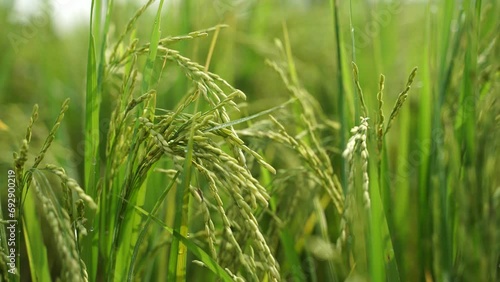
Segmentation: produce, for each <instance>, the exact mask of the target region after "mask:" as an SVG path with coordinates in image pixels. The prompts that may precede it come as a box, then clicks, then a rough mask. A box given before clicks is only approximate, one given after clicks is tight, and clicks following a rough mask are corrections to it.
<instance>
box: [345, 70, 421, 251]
mask: <svg viewBox="0 0 500 282" xmlns="http://www.w3.org/2000/svg"><path fill="white" fill-rule="evenodd" d="M352 67H353V77H354V83H355V85H356V89H357V93H358V95H359V97H358V98H359V103H360V108H361V111H362V113H363V116H361V117H360V124H359V125H357V126H355V127H353V128H352V129H351V133H352V134H353V135H352V136H351V138H350V139H349V140H348V142H347V145H346V148H345V150H344V151H343V153H342V156H343V157H344V158H345V159H346V160H347V164H348V166H349V176H348V187H347V191H346V203H345V209H344V213H343V218H342V220H341V226H340V230H341V233H340V237H339V239H338V240H337V249H338V250H339V251H340V250H341V249H342V245H344V244H345V243H346V240H347V230H348V227H347V225H348V223H349V221H350V220H351V217H352V214H351V208H352V206H351V205H352V204H353V202H354V201H353V200H354V199H353V197H354V194H355V193H354V191H353V189H354V187H355V181H354V180H355V172H356V165H355V161H354V160H355V155H356V153H357V152H359V154H360V157H361V173H362V193H363V196H362V198H363V205H364V209H365V211H366V212H367V213H368V214H369V213H370V202H371V200H370V191H369V186H370V178H369V175H368V169H369V168H368V160H369V153H368V147H369V146H368V145H367V139H368V136H369V124H368V121H369V117H368V110H367V107H366V104H365V99H364V96H363V90H362V88H361V85H360V82H359V70H358V67H357V65H356V64H355V63H354V62H353V63H352ZM416 73H417V68H414V69H413V70H412V72H411V73H410V76H409V77H408V81H407V83H406V86H405V89H404V90H403V91H402V92H401V93H400V94H399V95H398V99H397V101H396V104H395V105H394V107H393V109H392V111H391V115H390V117H389V121H388V122H387V125H386V126H385V127H384V121H385V117H384V113H383V110H382V106H383V104H384V103H383V90H384V83H385V77H384V75H380V81H379V92H378V93H377V100H378V109H377V120H376V125H375V135H376V141H377V146H376V147H377V154H378V163H377V167H378V169H379V174H380V168H381V163H380V161H381V155H382V150H383V142H384V141H383V140H384V136H385V134H387V132H388V131H389V129H390V128H391V126H392V123H393V121H394V120H395V118H396V117H397V115H398V113H399V111H400V109H401V107H402V106H403V104H404V102H405V101H406V98H407V97H408V92H409V90H410V87H411V84H412V83H413V79H414V78H415V75H416Z"/></svg>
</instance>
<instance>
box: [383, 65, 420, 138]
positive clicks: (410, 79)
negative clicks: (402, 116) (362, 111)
mask: <svg viewBox="0 0 500 282" xmlns="http://www.w3.org/2000/svg"><path fill="white" fill-rule="evenodd" d="M417 69H418V68H417V67H415V68H413V70H412V71H411V73H410V76H409V77H408V81H407V82H406V87H405V89H404V90H403V92H401V93H400V94H399V95H398V99H397V100H396V104H394V107H393V108H392V112H391V115H390V117H389V121H388V122H387V127H386V128H385V132H384V135H385V134H387V132H388V131H389V129H390V128H391V126H392V123H393V121H394V119H395V118H396V117H397V116H398V114H399V110H400V109H401V107H403V104H404V103H405V101H406V98H408V92H409V91H410V88H411V85H412V83H413V79H414V78H415V76H416V75H417Z"/></svg>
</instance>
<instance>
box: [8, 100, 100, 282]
mask: <svg viewBox="0 0 500 282" xmlns="http://www.w3.org/2000/svg"><path fill="white" fill-rule="evenodd" d="M68 105H69V100H66V101H64V103H63V106H62V109H61V111H60V113H59V115H58V117H57V120H56V122H55V124H54V126H53V127H52V129H51V130H50V132H49V135H48V137H47V138H46V140H45V142H44V144H43V147H42V149H41V150H40V152H39V153H38V155H37V156H36V157H35V159H34V162H33V164H32V165H31V166H30V167H29V169H27V170H25V166H26V163H27V161H28V151H29V144H30V141H31V137H32V130H33V124H34V123H35V121H36V120H37V118H38V106H37V105H35V106H34V108H33V113H32V115H31V119H30V122H29V125H28V128H27V131H26V135H25V138H24V139H23V141H22V145H21V149H20V151H19V153H14V169H15V172H16V175H17V179H16V180H17V183H18V187H19V190H18V191H19V192H18V195H16V196H17V198H18V199H19V200H23V201H20V202H19V204H18V205H19V207H21V204H22V203H23V202H24V200H25V199H26V195H27V193H28V192H29V191H28V188H31V191H32V193H34V194H35V196H36V198H37V199H38V201H39V208H40V209H41V211H42V214H43V217H44V218H45V219H46V220H47V223H48V225H47V226H48V228H49V229H50V230H44V232H50V234H52V236H53V238H54V241H55V245H56V250H57V254H58V257H57V260H58V261H59V262H60V263H61V269H60V273H59V274H58V278H59V279H61V281H88V276H87V272H86V266H85V263H84V262H83V261H82V260H81V259H80V254H79V249H78V247H77V246H78V240H79V237H81V236H85V235H87V230H86V229H85V227H84V223H85V221H86V219H85V214H84V209H85V208H84V206H87V207H89V208H91V209H94V210H95V209H96V208H97V205H96V204H95V202H94V201H93V200H92V198H91V197H89V196H88V195H87V194H85V192H84V190H83V189H82V188H81V187H80V186H79V185H78V184H77V182H76V181H75V180H74V179H72V178H70V177H69V176H68V175H67V174H66V173H65V171H64V169H62V168H60V167H57V166H54V165H50V164H47V165H44V166H43V167H41V168H40V167H39V166H40V163H41V162H42V161H43V159H44V156H45V154H46V153H47V150H48V149H49V147H50V145H51V144H52V142H53V140H54V138H55V135H56V132H57V130H58V128H59V126H60V123H61V121H62V119H63V117H64V113H65V112H66V110H67V109H68ZM50 174H52V175H53V176H55V180H54V179H53V178H50V177H49V176H50ZM55 184H59V185H60V187H62V190H63V199H60V198H61V197H58V196H57V194H58V192H57V190H56V186H54V185H55ZM73 193H75V194H76V195H77V197H79V198H80V200H76V201H75V200H74V198H73ZM26 208H27V209H35V208H36V207H34V206H23V207H22V208H21V209H20V210H19V211H18V217H19V219H20V220H19V222H22V221H23V220H24V219H25V218H24V216H23V213H24V209H26ZM75 211H76V212H75ZM23 224H28V225H29V226H30V228H39V227H37V226H31V225H32V223H31V222H25V223H23ZM25 230H26V229H25ZM26 236H27V235H26ZM40 239H41V238H38V240H40ZM31 240H33V239H31ZM31 247H34V246H31ZM38 247H40V246H38ZM28 256H29V257H31V256H32V254H31V253H29V254H28ZM32 267H33V266H32Z"/></svg>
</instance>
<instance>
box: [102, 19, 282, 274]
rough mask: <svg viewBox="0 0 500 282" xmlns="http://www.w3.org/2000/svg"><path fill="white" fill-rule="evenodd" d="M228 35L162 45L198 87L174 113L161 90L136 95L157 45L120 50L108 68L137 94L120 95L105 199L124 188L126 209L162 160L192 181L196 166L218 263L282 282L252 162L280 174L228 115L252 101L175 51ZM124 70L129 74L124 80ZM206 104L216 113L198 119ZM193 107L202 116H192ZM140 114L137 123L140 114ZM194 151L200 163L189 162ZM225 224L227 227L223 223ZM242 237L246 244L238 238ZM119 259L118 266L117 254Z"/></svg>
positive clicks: (194, 192) (196, 192) (125, 89)
mask: <svg viewBox="0 0 500 282" xmlns="http://www.w3.org/2000/svg"><path fill="white" fill-rule="evenodd" d="M136 16H138V15H136ZM222 27H224V26H218V27H215V28H211V29H207V30H203V31H198V32H193V33H190V34H189V35H186V36H178V37H167V38H165V39H161V40H160V41H159V45H158V49H157V50H158V53H157V56H156V58H157V60H159V61H160V60H161V62H162V63H163V64H165V62H166V61H169V62H172V63H174V64H169V66H170V67H172V66H175V65H177V66H178V67H179V69H180V70H181V71H182V72H183V73H184V74H185V76H186V77H187V78H188V79H189V80H190V81H191V82H192V87H191V89H190V90H189V92H188V93H187V94H186V95H185V96H184V97H183V98H182V100H181V101H180V102H179V103H178V105H177V106H176V107H175V108H174V109H172V110H164V109H156V108H155V105H156V101H155V99H156V96H157V95H159V94H157V93H160V90H159V89H157V90H149V92H147V93H145V94H142V95H138V96H137V98H133V96H134V94H132V93H137V92H139V91H138V90H136V89H134V87H135V85H136V80H139V79H140V76H139V75H138V73H139V71H138V70H137V57H139V56H140V55H147V53H148V52H149V48H150V47H149V43H148V44H146V45H144V46H139V47H138V46H136V43H137V41H133V42H131V43H130V45H129V47H128V48H126V50H125V51H122V52H120V51H118V50H120V48H117V47H115V48H114V52H113V53H112V55H111V58H110V60H109V61H110V63H109V65H108V66H107V71H108V75H115V77H116V76H120V75H121V76H122V79H121V81H122V86H121V89H120V91H121V93H129V94H128V95H126V94H120V95H119V97H120V99H121V100H122V101H120V102H118V103H117V107H116V108H115V110H114V111H113V113H112V116H111V121H110V130H109V133H108V144H107V149H106V156H107V162H108V165H107V167H106V171H107V173H108V175H107V176H106V177H105V182H106V183H105V185H104V187H103V189H104V190H107V191H106V192H105V193H108V195H109V194H110V193H111V194H114V193H113V192H111V191H112V189H114V188H112V187H113V186H115V184H116V183H114V182H123V183H122V184H120V185H119V186H120V187H122V188H120V191H118V193H119V194H120V198H122V199H123V200H124V201H129V200H130V199H133V197H134V194H136V193H137V190H138V189H140V187H141V185H142V184H143V183H144V181H145V179H146V177H147V175H148V172H149V171H150V170H151V169H152V168H153V167H154V165H155V164H157V163H158V162H159V161H160V160H161V159H167V160H169V162H170V164H171V165H172V168H173V169H170V168H159V167H156V169H155V171H164V172H166V171H168V172H169V174H170V175H171V174H176V173H177V172H181V173H186V171H184V170H185V166H183V164H185V162H186V159H189V160H190V161H191V163H190V166H191V167H193V168H194V169H195V170H196V172H197V177H198V176H200V177H201V178H202V179H203V181H206V183H207V184H208V185H207V186H208V191H204V189H200V188H199V187H195V186H197V185H198V184H196V185H195V184H194V182H191V180H190V179H188V182H191V184H190V185H189V190H188V192H190V194H191V196H192V197H193V198H194V199H195V200H196V201H197V202H198V205H194V206H193V207H196V209H198V210H197V211H195V213H201V214H202V215H203V218H204V225H205V228H204V231H205V233H206V234H204V236H203V238H206V243H207V245H208V249H209V253H210V255H211V256H212V258H213V259H215V261H217V263H218V264H219V265H221V266H222V267H224V268H225V269H226V271H227V272H228V273H230V274H231V276H232V277H233V279H235V280H243V277H245V278H246V279H250V280H251V281H261V280H262V279H263V277H264V276H267V277H268V278H270V279H271V281H279V280H280V272H279V265H278V263H277V261H276V259H275V258H274V256H273V254H272V252H271V250H270V248H269V246H268V243H267V242H266V240H265V238H264V235H263V234H262V232H261V230H260V228H259V223H258V221H257V218H256V217H255V215H254V214H255V210H256V209H257V208H259V207H267V205H268V200H269V198H270V197H269V195H268V193H267V191H266V189H265V188H264V187H263V186H262V185H261V184H260V183H259V181H258V180H257V179H255V178H254V176H252V174H251V172H250V170H249V168H248V167H247V161H246V158H247V157H249V156H250V157H252V159H255V160H256V161H257V162H258V163H259V164H260V165H262V167H264V168H265V169H267V170H268V171H269V172H271V173H275V170H274V168H273V167H272V166H271V165H269V164H268V163H266V161H264V159H263V158H262V157H261V156H260V155H259V154H258V153H257V152H255V151H254V150H252V149H250V148H249V147H248V146H246V145H245V144H244V142H243V141H242V140H241V139H240V138H239V137H238V134H237V133H236V131H235V130H234V129H233V127H232V123H231V120H230V118H229V115H228V109H229V108H232V109H235V110H238V108H237V106H236V103H235V101H234V100H235V99H236V98H243V99H244V98H245V95H244V94H243V93H242V92H241V91H239V90H237V89H235V88H234V87H233V86H231V85H230V84H229V83H227V82H226V81H225V80H224V79H222V78H221V77H219V76H218V75H216V74H214V73H211V72H208V71H206V68H205V67H204V66H202V65H200V64H198V63H196V62H193V61H192V60H190V59H189V58H187V57H184V56H182V55H181V54H180V53H179V52H178V51H176V50H173V49H170V48H167V46H168V45H169V44H170V43H173V42H176V41H178V40H183V39H192V38H195V37H201V36H206V35H207V33H206V32H210V31H213V30H216V29H218V28H222ZM122 38H123V37H122ZM119 43H121V40H120V41H119ZM124 69H126V70H127V71H125V72H123V70H124ZM120 72H121V73H120ZM158 79H161V76H160V77H159V78H158ZM199 103H204V104H203V105H202V107H203V108H208V110H205V111H197V109H198V104H199ZM193 105H195V107H194V108H195V112H194V113H189V111H190V109H192V107H190V106H193ZM189 107H190V108H189ZM134 111H135V116H134V114H132V113H133V112H134ZM189 144H192V147H190V145H189ZM190 150H192V156H189V157H188V152H189V151H190ZM130 164H132V165H130ZM124 166H127V167H128V168H127V170H130V173H126V174H125V175H126V177H125V180H124V181H121V180H120V179H117V176H118V175H120V171H123V167H124ZM206 193H208V195H207V194H206ZM212 201H213V203H212ZM176 205H182V203H176ZM234 205H235V206H237V208H235V209H232V211H234V212H231V213H229V212H228V211H227V208H226V207H227V206H234ZM118 210H120V212H119V215H118V216H117V217H116V218H117V224H116V225H115V228H114V232H115V233H120V232H121V228H122V227H121V226H122V223H121V222H122V221H123V218H124V217H125V216H126V213H127V212H126V208H124V207H123V206H122V207H121V208H120V207H118ZM211 210H215V212H211ZM217 216H218V217H219V219H220V220H216V219H215V217H217ZM214 222H221V224H214ZM221 225H222V226H221ZM234 230H237V231H238V232H237V233H238V234H241V233H243V234H245V236H238V235H235V234H234ZM190 231H192V230H190ZM115 236H116V237H115V239H114V242H115V243H117V242H118V241H119V240H118V236H119V235H116V234H115ZM221 242H222V243H221ZM113 248H118V246H114V247H113ZM113 252H114V254H112V256H111V258H110V259H111V260H113V259H114V258H113V256H116V253H117V250H114V251H113ZM242 271H243V272H242Z"/></svg>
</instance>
